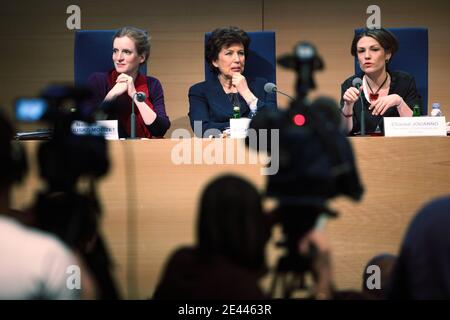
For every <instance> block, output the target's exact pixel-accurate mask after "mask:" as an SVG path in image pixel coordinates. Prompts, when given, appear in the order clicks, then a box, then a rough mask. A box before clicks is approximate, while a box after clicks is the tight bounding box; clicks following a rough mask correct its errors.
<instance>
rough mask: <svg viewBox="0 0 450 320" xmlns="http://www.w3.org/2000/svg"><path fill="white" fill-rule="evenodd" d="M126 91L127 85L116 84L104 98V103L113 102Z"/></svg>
mask: <svg viewBox="0 0 450 320" xmlns="http://www.w3.org/2000/svg"><path fill="white" fill-rule="evenodd" d="M127 89H128V85H127V83H126V82H117V83H116V84H115V85H114V87H113V88H112V89H111V90H110V91H109V92H108V94H107V95H106V97H105V100H106V101H109V100H113V99H115V98H117V97H118V96H120V95H121V94H123V93H124V92H126V91H127Z"/></svg>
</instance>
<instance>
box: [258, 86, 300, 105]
mask: <svg viewBox="0 0 450 320" xmlns="http://www.w3.org/2000/svg"><path fill="white" fill-rule="evenodd" d="M264 91H265V92H267V93H273V92H275V93H279V94H282V95H283V96H286V97H288V98H289V99H291V100H292V101H294V100H295V99H294V98H292V97H291V96H289V95H287V94H286V93H284V92H281V91H278V89H277V86H276V84H274V83H272V82H267V83H266V84H265V85H264Z"/></svg>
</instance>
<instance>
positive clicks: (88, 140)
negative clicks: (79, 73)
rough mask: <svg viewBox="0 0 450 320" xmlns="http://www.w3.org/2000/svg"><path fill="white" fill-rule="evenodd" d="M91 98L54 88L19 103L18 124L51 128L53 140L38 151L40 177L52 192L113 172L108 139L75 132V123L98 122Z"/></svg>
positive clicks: (81, 90)
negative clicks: (85, 177)
mask: <svg viewBox="0 0 450 320" xmlns="http://www.w3.org/2000/svg"><path fill="white" fill-rule="evenodd" d="M91 96H92V93H91V91H90V90H88V89H86V88H78V87H72V86H70V85H51V86H49V87H47V88H46V89H45V90H44V91H43V92H42V94H41V95H40V96H39V97H35V98H19V99H16V101H15V115H16V119H17V120H19V121H22V122H35V121H44V122H47V123H49V124H50V126H51V129H50V130H49V131H48V132H47V133H46V134H47V138H48V139H49V140H48V141H45V142H43V143H42V144H41V145H40V146H39V151H38V160H39V167H40V174H41V177H42V178H43V179H44V180H46V182H47V183H48V184H49V187H50V189H51V190H63V191H68V190H72V189H74V188H75V185H76V183H77V181H78V179H79V178H80V177H82V176H89V177H92V178H98V177H101V176H103V175H105V174H106V173H107V171H108V169H109V160H108V156H107V145H106V141H105V139H104V137H103V136H102V135H90V134H87V135H75V134H73V133H72V130H71V126H72V123H73V121H83V122H86V123H93V122H94V121H95V113H94V110H93V109H92V108H90V107H89V104H88V101H89V99H90V98H91ZM36 133H37V134H38V135H39V134H40V133H42V132H39V131H38V132H36ZM19 138H20V137H19Z"/></svg>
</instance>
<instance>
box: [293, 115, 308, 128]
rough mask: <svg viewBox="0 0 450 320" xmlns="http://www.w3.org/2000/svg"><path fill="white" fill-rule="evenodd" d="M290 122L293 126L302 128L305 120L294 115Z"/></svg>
mask: <svg viewBox="0 0 450 320" xmlns="http://www.w3.org/2000/svg"><path fill="white" fill-rule="evenodd" d="M292 120H293V121H294V123H295V125H297V126H299V127H301V126H303V125H304V124H305V122H306V118H305V116H304V115H302V114H296V115H295V116H294V118H293V119H292Z"/></svg>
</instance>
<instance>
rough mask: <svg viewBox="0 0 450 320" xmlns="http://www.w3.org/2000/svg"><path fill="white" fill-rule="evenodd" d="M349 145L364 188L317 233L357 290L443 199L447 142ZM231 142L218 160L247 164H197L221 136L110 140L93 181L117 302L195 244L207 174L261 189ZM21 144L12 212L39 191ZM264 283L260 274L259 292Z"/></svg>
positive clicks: (255, 168) (341, 282)
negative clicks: (23, 175) (22, 171)
mask: <svg viewBox="0 0 450 320" xmlns="http://www.w3.org/2000/svg"><path fill="white" fill-rule="evenodd" d="M350 140H351V143H352V145H353V148H354V152H355V154H356V159H357V165H358V168H359V172H360V175H361V179H362V182H363V184H364V186H365V190H366V191H365V194H364V197H363V199H362V201H360V202H358V203H354V202H352V201H351V200H348V199H346V198H343V197H339V198H337V199H334V200H332V201H331V202H330V205H331V207H332V208H334V209H336V210H337V211H338V212H339V213H340V215H339V217H338V218H337V219H334V220H332V221H330V222H329V223H328V224H327V227H326V231H327V233H328V235H329V238H330V242H331V245H332V248H333V264H334V275H335V280H336V285H337V287H338V288H340V289H349V288H353V289H359V288H360V287H361V278H362V274H363V268H364V266H365V264H366V263H367V262H368V260H369V259H370V258H371V257H373V256H374V255H376V254H379V253H385V252H388V253H393V254H395V253H397V251H398V248H399V244H400V242H401V240H402V237H403V235H404V232H405V230H406V228H407V226H408V223H409V222H410V220H411V217H412V216H413V215H414V214H415V213H416V212H417V210H418V209H420V207H421V206H422V205H424V203H426V202H427V201H429V200H430V199H432V198H434V197H437V196H440V195H444V194H449V193H450V138H448V137H420V138H417V137H415V138H383V137H357V138H356V137H355V138H351V139H350ZM231 141H232V143H231V144H229V145H228V147H225V149H224V154H222V156H223V159H226V156H227V155H229V154H232V156H230V157H229V159H237V155H238V154H239V152H241V151H242V152H243V154H245V156H246V157H247V158H246V159H247V160H246V161H244V162H245V163H235V164H227V163H230V162H233V161H228V162H227V161H225V160H224V162H225V163H224V164H208V163H205V160H206V161H207V159H206V158H204V159H201V153H200V156H199V157H200V158H197V159H194V154H195V152H196V151H197V152H199V150H200V152H203V154H204V155H205V154H206V153H208V152H211V150H212V149H213V148H214V146H213V144H214V143H215V144H216V147H217V146H219V145H220V144H222V145H223V146H224V145H225V144H226V143H230V141H229V140H226V139H220V140H218V139H216V140H207V139H204V140H201V139H196V138H192V139H184V140H170V139H159V140H150V141H149V140H132V141H130V140H129V141H111V142H109V155H110V159H111V169H110V172H109V174H108V175H107V176H106V177H104V178H102V179H100V180H99V183H98V189H99V195H100V200H101V202H102V204H103V220H102V232H103V234H104V235H105V237H106V240H107V242H108V245H109V248H110V250H111V253H112V256H113V259H114V262H115V274H116V276H117V280H118V282H119V286H120V289H121V290H122V293H123V295H124V297H126V298H146V297H149V296H150V295H151V294H152V291H153V289H154V288H155V285H156V284H157V281H158V279H159V277H160V275H161V271H162V270H163V267H164V264H165V261H166V259H167V258H168V256H169V254H170V253H171V252H172V251H173V250H174V249H175V248H176V247H178V246H180V245H185V244H193V243H194V242H195V222H196V211H197V204H198V200H199V197H200V194H201V191H202V189H203V187H204V186H205V184H206V183H207V182H208V181H210V180H211V179H212V178H213V177H216V176H218V175H220V174H223V173H234V174H238V175H240V176H243V177H245V178H247V179H249V180H251V181H252V182H253V183H254V184H255V185H256V186H257V187H258V188H260V189H261V190H263V188H264V184H265V178H266V177H265V176H263V175H261V168H262V165H261V164H259V163H255V162H254V161H253V163H249V162H250V160H249V159H250V158H249V156H250V155H249V154H248V152H247V150H245V148H244V147H243V146H242V143H241V141H239V140H231ZM24 143H25V145H26V149H27V151H28V154H29V157H30V164H31V172H30V175H29V176H28V177H27V179H26V181H25V183H24V184H23V185H22V186H20V187H17V188H16V189H15V191H14V193H13V207H15V208H18V209H20V208H24V207H26V206H28V205H29V204H30V202H31V201H32V199H33V196H34V193H35V192H36V190H37V189H38V188H39V187H40V186H41V182H40V181H39V178H38V176H37V168H36V164H35V160H34V157H35V154H36V150H37V146H38V144H39V142H37V141H27V142H24ZM180 143H185V145H183V147H186V146H187V148H188V149H189V148H191V151H192V153H191V157H190V158H191V160H192V161H191V163H190V164H189V163H187V162H188V161H187V160H188V159H189V157H187V158H186V159H185V163H182V164H175V163H174V162H177V161H179V160H180V158H179V157H178V156H177V154H178V155H180V152H179V151H180V147H181V145H180ZM230 146H232V149H230ZM196 148H197V149H196ZM208 148H209V149H208ZM184 150H185V151H186V150H187V149H184ZM205 150H207V151H205ZM216 150H219V149H216ZM197 154H198V153H197ZM241 155H242V154H241ZM233 156H234V157H233ZM241 160H242V159H241ZM253 160H254V159H253ZM194 162H197V163H194ZM198 162H202V163H198ZM234 162H236V161H234ZM276 234H277V232H274V237H273V238H276ZM273 241H274V240H273V239H272V240H271V242H270V244H269V246H268V256H269V259H268V261H269V263H270V264H271V265H273V264H274V263H275V262H276V260H277V257H278V255H279V250H277V249H275V248H274V246H273ZM269 281H270V279H269V277H267V279H264V281H263V282H262V285H267V284H268V282H269Z"/></svg>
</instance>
